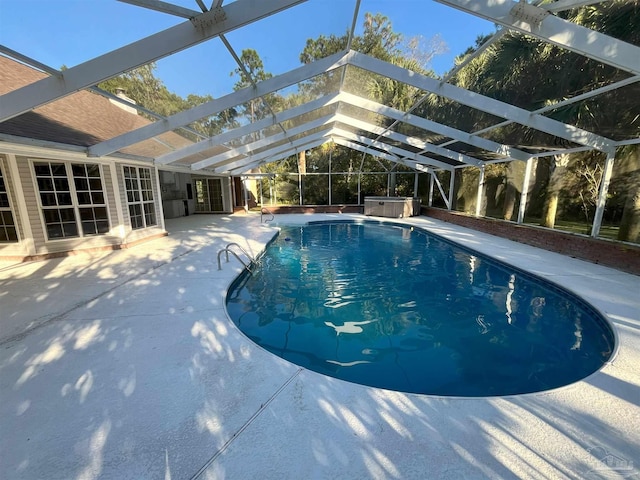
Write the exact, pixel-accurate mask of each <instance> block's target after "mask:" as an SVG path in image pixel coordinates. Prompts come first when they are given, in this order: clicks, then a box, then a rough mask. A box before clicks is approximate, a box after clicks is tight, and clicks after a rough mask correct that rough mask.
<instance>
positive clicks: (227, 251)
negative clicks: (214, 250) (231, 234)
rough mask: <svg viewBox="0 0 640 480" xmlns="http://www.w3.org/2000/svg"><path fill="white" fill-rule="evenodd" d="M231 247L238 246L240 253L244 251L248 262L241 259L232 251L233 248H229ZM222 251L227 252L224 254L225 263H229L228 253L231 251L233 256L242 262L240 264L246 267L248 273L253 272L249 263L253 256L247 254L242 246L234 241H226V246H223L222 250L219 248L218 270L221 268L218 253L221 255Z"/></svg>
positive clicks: (251, 261)
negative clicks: (225, 257)
mask: <svg viewBox="0 0 640 480" xmlns="http://www.w3.org/2000/svg"><path fill="white" fill-rule="evenodd" d="M231 247H238V248H239V249H240V251H241V252H242V253H244V254H245V256H246V257H247V258H248V259H249V263H245V261H244V260H242V258H240V256H239V255H238V254H237V253H236V252H234V251H233V250H231ZM223 253H226V254H227V255H226V256H227V263H229V253H231V254H232V255H233V256H234V257H236V258H237V259H238V261H239V262H240V263H241V264H242V266H243V267H244V268H246V269H247V271H248V272H249V273H253V272H252V271H251V264H252V263H253V262H254V260H253V258H252V257H251V255H249V254H248V253H247V251H246V250H245V249H244V248H242V247H241V246H240V245H238V244H237V243H235V242H231V243H228V244H227V246H226V247H224V248H223V249H222V250H220V251H219V252H218V270H222V265H221V263H220V255H222V254H223Z"/></svg>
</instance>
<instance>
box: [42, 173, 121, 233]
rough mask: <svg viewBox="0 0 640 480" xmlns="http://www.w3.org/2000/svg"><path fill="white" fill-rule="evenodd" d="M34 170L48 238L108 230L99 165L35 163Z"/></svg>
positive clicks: (107, 217) (105, 231)
mask: <svg viewBox="0 0 640 480" xmlns="http://www.w3.org/2000/svg"><path fill="white" fill-rule="evenodd" d="M34 170H35V173H36V181H37V183H38V190H39V193H40V203H41V205H42V214H43V217H44V223H45V227H46V230H47V237H48V238H49V239H50V240H52V239H61V238H74V237H84V236H89V235H100V234H105V233H107V232H108V231H109V216H108V213H107V205H106V203H105V199H104V191H103V188H102V177H101V176H100V167H99V165H97V164H95V163H87V164H84V163H77V164H75V163H74V164H66V163H58V162H35V163H34ZM70 179H72V180H73V181H71V180H70ZM78 219H80V222H79V223H78Z"/></svg>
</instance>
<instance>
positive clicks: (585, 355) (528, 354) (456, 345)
mask: <svg viewBox="0 0 640 480" xmlns="http://www.w3.org/2000/svg"><path fill="white" fill-rule="evenodd" d="M285 239H287V240H286V241H285ZM227 310H228V313H229V316H230V317H231V319H232V320H233V321H234V322H235V323H236V325H237V326H238V327H239V328H240V330H241V331H242V332H244V333H245V334H246V335H247V336H248V337H249V338H251V339H252V340H253V341H254V342H256V343H257V344H259V345H261V346H262V347H264V348H265V349H267V350H269V351H270V352H273V353H275V354H276V355H279V356H281V357H283V358H285V359H287V360H289V361H291V362H293V363H296V364H298V365H300V366H302V367H304V368H307V369H310V370H314V371H316V372H319V373H323V374H325V375H330V376H332V377H337V378H340V379H343V380H348V381H351V382H355V383H360V384H364V385H370V386H374V387H381V388H387V389H391V390H398V391H402V392H413V393H424V394H433V395H452V396H493V395H509V394H519V393H528V392H537V391H541V390H547V389H551V388H555V387H559V386H562V385H567V384H570V383H573V382H575V381H577V380H579V379H582V378H584V377H586V376H588V375H589V374H591V373H593V372H594V371H596V370H597V369H598V368H600V367H601V366H602V365H603V363H604V362H606V361H607V360H608V359H609V357H610V356H611V354H612V351H613V345H614V336H613V332H612V330H611V327H610V326H609V324H608V323H607V322H606V320H604V318H602V316H601V315H600V314H599V313H598V312H597V311H595V310H594V309H593V308H592V307H590V306H589V305H588V304H587V303H586V302H584V301H582V300H581V299H579V298H577V297H576V296H574V295H572V294H570V293H568V292H566V291H564V290H563V289H561V288H559V287H557V286H554V285H552V284H550V283H547V282H545V281H544V280H542V279H538V278H536V277H534V276H532V275H530V274H527V273H525V272H522V271H519V270H516V269H514V268H511V267H509V266H506V265H503V264H501V263H499V262H496V261H493V260H491V259H488V258H486V257H483V256H481V255H479V254H476V253H473V252H471V251H469V250H466V249H464V248H461V247H459V246H456V245H455V244H453V243H451V242H448V241H446V240H443V239H441V238H440V237H437V236H435V235H432V234H430V233H428V232H426V231H423V230H421V229H418V228H411V227H406V226H400V225H395V224H390V223H377V222H364V223H353V222H340V223H324V222H319V223H317V224H314V223H312V224H308V225H305V226H302V227H301V226H296V227H283V228H282V230H281V232H280V235H279V236H278V237H277V238H276V239H275V240H274V241H273V242H272V243H271V244H270V245H269V246H268V247H267V249H266V251H265V253H264V255H263V256H262V258H261V260H260V262H259V266H258V267H257V268H256V269H255V270H254V273H253V274H252V275H249V274H247V273H246V272H245V274H243V275H241V276H240V277H239V278H238V279H236V281H235V282H234V284H233V285H232V286H231V288H230V289H229V292H228V295H227Z"/></svg>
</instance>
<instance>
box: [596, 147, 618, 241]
mask: <svg viewBox="0 0 640 480" xmlns="http://www.w3.org/2000/svg"><path fill="white" fill-rule="evenodd" d="M615 159H616V150H615V148H614V149H613V150H611V151H610V152H608V153H607V161H606V162H605V164H604V171H603V172H602V180H600V191H599V192H598V204H597V206H596V213H595V215H594V216H593V226H592V227H591V236H592V237H594V238H595V237H597V236H598V235H599V234H600V226H601V225H602V215H603V214H604V207H605V204H606V202H607V192H608V191H609V182H611V173H612V172H613V164H614V162H615Z"/></svg>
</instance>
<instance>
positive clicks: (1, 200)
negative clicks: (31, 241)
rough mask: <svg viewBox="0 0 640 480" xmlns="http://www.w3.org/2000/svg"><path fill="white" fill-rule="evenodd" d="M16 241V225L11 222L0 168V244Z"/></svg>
mask: <svg viewBox="0 0 640 480" xmlns="http://www.w3.org/2000/svg"><path fill="white" fill-rule="evenodd" d="M17 241H18V233H17V232H16V224H15V222H14V221H13V213H12V212H11V207H10V205H9V193H8V192H7V187H6V185H5V183H4V177H3V176H2V169H1V168H0V243H13V242H17Z"/></svg>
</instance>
